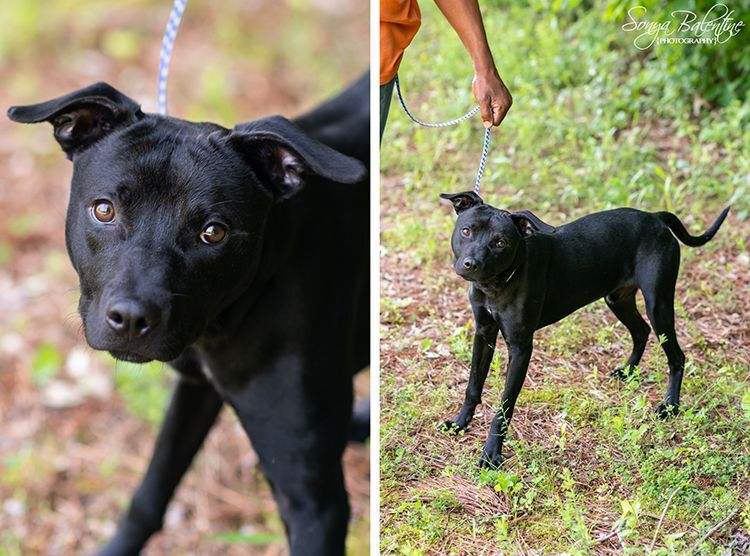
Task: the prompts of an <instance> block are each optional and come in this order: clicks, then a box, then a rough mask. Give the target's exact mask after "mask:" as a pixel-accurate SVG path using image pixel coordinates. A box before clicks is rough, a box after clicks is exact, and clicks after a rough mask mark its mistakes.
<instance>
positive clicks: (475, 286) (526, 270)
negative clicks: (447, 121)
mask: <svg viewBox="0 0 750 556" xmlns="http://www.w3.org/2000/svg"><path fill="white" fill-rule="evenodd" d="M441 197H442V198H443V199H448V200H449V201H451V202H452V203H453V207H454V208H455V210H456V214H458V218H457V220H456V227H455V230H454V231H453V237H452V239H451V247H452V248H453V254H454V255H455V264H454V269H455V271H456V273H458V275H459V276H461V277H462V278H464V279H465V280H468V281H470V282H471V286H470V287H469V300H470V301H471V308H472V311H473V313H474V321H475V323H476V331H475V333H474V349H473V353H472V358H471V374H470V376H469V385H468V386H467V388H466V397H465V399H464V403H463V406H462V407H461V411H460V412H459V414H458V416H456V418H455V419H453V420H450V421H446V422H445V423H444V424H443V428H447V429H448V430H452V431H461V430H463V429H465V428H466V426H467V425H468V424H469V421H471V418H472V417H473V416H474V409H475V408H476V406H477V404H479V403H480V401H481V394H482V387H483V386H484V381H485V379H486V378H487V371H488V370H489V367H490V362H491V361H492V355H493V353H494V349H495V341H496V340H497V334H498V331H499V332H502V335H503V338H504V339H505V343H506V345H507V346H508V370H507V376H506V379H505V389H504V391H503V395H502V401H501V404H500V409H499V410H498V412H497V414H496V415H495V417H494V418H493V420H492V425H491V427H490V433H489V437H488V438H487V443H486V444H485V446H484V449H483V450H482V458H481V460H480V461H479V465H480V466H482V467H487V466H492V467H497V466H499V465H500V464H501V463H502V455H501V452H502V447H503V440H504V439H505V434H506V432H507V430H508V424H509V423H510V420H511V417H512V416H513V408H514V406H515V404H516V399H517V398H518V394H519V393H520V391H521V387H522V386H523V381H524V379H525V378H526V369H527V368H528V366H529V360H530V358H531V349H532V342H533V338H534V332H535V331H536V330H539V329H540V328H543V327H545V326H547V325H549V324H552V323H554V322H557V321H559V320H560V319H562V318H563V317H565V316H567V315H569V314H570V313H572V312H573V311H575V310H576V309H579V308H581V307H583V306H584V305H587V304H589V303H591V302H593V301H595V300H597V299H600V298H602V297H603V298H604V300H605V301H606V302H607V306H609V308H610V309H612V312H613V313H614V314H615V316H616V317H617V318H618V319H620V321H621V322H622V323H623V324H624V325H625V327H626V328H627V329H628V330H629V331H630V334H631V336H632V338H633V352H632V353H631V354H630V357H629V358H628V360H627V363H626V364H625V367H622V368H620V369H617V370H616V371H615V372H614V373H613V374H614V375H615V376H617V377H619V378H624V376H625V374H624V371H625V369H626V368H628V367H631V368H632V367H634V366H635V365H637V364H638V363H639V361H640V360H641V356H642V355H643V351H644V349H645V348H646V340H647V339H648V335H649V333H650V331H651V329H650V328H649V326H648V324H646V322H645V321H644V320H643V318H642V317H641V315H640V314H639V312H638V310H637V309H636V305H635V294H636V292H637V291H638V290H639V289H640V290H641V291H642V292H643V297H644V299H645V301H646V312H647V313H648V318H649V320H650V321H651V324H652V325H653V327H654V329H655V330H656V334H657V335H658V336H659V337H662V336H663V337H664V338H665V339H666V341H665V342H664V343H663V345H662V347H663V348H664V352H665V353H666V355H667V360H668V361H669V388H668V389H667V395H666V398H665V400H664V402H663V403H662V404H660V405H659V407H658V409H657V412H658V414H659V416H661V417H664V416H666V415H668V414H670V413H677V411H678V409H679V405H680V385H681V383H682V372H683V368H684V366H685V356H684V355H683V353H682V350H680V346H679V345H678V343H677V336H676V335H675V328H674V290H675V282H676V281H677V272H678V270H679V266H680V247H679V244H678V243H677V241H676V240H675V238H677V239H679V240H680V241H681V242H682V243H684V244H685V245H689V246H691V247H697V246H699V245H703V244H704V243H706V242H708V241H709V240H710V239H711V238H712V237H713V236H714V234H715V233H716V232H717V230H718V229H719V226H721V223H722V222H723V221H724V218H725V217H726V215H727V212H729V208H726V209H724V211H723V212H722V213H721V214H720V215H719V217H718V218H717V219H716V222H714V223H713V224H712V225H711V227H710V228H709V229H708V231H707V232H706V233H704V234H703V235H701V236H697V237H694V236H691V235H690V234H688V232H687V231H686V230H685V227H684V226H683V225H682V223H681V222H680V220H679V219H678V218H677V217H676V216H675V215H674V214H672V213H669V212H655V213H647V212H642V211H638V210H634V209H627V208H622V209H616V210H609V211H605V212H600V213H596V214H591V215H588V216H584V217H583V218H580V219H578V220H576V221H574V222H571V223H569V224H565V225H564V226H560V227H559V228H553V227H552V226H550V225H548V224H546V223H544V222H542V221H541V220H540V219H539V218H537V217H536V216H534V214H532V213H531V212H528V211H520V212H507V211H504V210H499V209H496V208H494V207H491V206H489V205H485V204H484V202H483V201H482V199H481V198H480V197H479V195H477V194H476V193H471V192H468V193H456V194H454V195H449V194H442V195H441Z"/></svg>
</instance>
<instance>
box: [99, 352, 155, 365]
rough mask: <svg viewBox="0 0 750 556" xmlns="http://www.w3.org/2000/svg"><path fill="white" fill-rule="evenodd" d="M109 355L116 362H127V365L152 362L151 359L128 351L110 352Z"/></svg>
mask: <svg viewBox="0 0 750 556" xmlns="http://www.w3.org/2000/svg"><path fill="white" fill-rule="evenodd" d="M109 354H110V355H111V356H112V357H114V358H115V359H117V360H118V361H127V362H128V363H148V362H149V361H153V358H152V357H146V356H144V355H141V354H139V353H133V352H130V351H119V350H110V351H109Z"/></svg>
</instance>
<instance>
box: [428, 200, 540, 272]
mask: <svg viewBox="0 0 750 556" xmlns="http://www.w3.org/2000/svg"><path fill="white" fill-rule="evenodd" d="M440 197H441V198H442V199H447V200H449V201H450V202H451V203H452V204H453V208H454V209H455V211H456V214H457V215H458V218H457V219H456V225H455V228H454V229H453V236H452V237H451V248H452V249H453V256H454V259H455V260H454V263H453V268H454V270H455V271H456V273H457V274H458V275H459V276H461V277H462V278H464V279H465V280H469V281H471V282H491V281H492V280H493V279H494V278H496V277H498V276H500V275H501V274H502V273H504V272H506V271H507V270H510V269H511V268H513V267H514V266H515V265H516V264H518V263H519V260H518V255H519V252H520V251H521V250H522V249H523V242H524V240H525V239H526V238H529V237H531V236H533V235H535V234H537V233H552V232H554V231H555V229H554V228H553V227H552V226H550V225H549V224H546V223H545V222H543V221H542V220H540V219H539V218H537V217H536V216H535V215H534V214H533V213H531V212H529V211H526V210H523V211H518V212H508V211H507V210H501V209H497V208H495V207H492V206H490V205H485V204H484V201H482V198H481V197H480V196H479V195H477V194H476V193H474V192H473V191H468V192H464V193H453V194H449V193H442V194H441V195H440Z"/></svg>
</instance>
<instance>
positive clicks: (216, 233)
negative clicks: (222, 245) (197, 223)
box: [201, 224, 227, 245]
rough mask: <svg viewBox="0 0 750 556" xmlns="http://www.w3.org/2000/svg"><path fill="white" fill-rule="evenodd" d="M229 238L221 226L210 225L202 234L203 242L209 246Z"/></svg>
mask: <svg viewBox="0 0 750 556" xmlns="http://www.w3.org/2000/svg"><path fill="white" fill-rule="evenodd" d="M226 236H227V231H226V230H225V229H224V226H222V225H221V224H209V225H208V226H206V227H205V228H204V229H203V231H202V232H201V241H202V242H203V243H207V244H208V245H215V244H217V243H219V242H220V241H221V240H223V239H224V238H225V237H226Z"/></svg>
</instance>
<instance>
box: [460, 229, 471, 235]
mask: <svg viewBox="0 0 750 556" xmlns="http://www.w3.org/2000/svg"><path fill="white" fill-rule="evenodd" d="M461 235H462V236H464V237H469V236H470V235H471V230H470V229H469V228H461Z"/></svg>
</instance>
